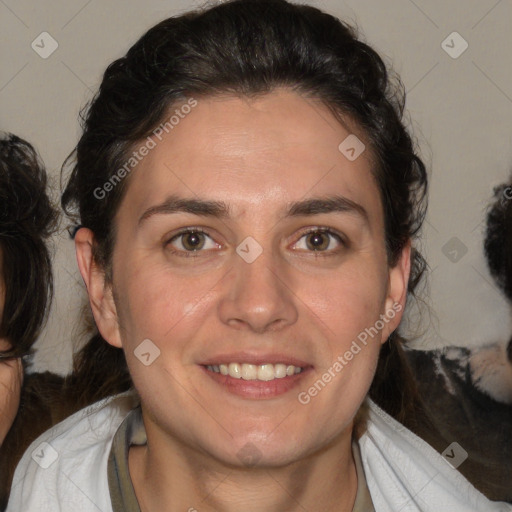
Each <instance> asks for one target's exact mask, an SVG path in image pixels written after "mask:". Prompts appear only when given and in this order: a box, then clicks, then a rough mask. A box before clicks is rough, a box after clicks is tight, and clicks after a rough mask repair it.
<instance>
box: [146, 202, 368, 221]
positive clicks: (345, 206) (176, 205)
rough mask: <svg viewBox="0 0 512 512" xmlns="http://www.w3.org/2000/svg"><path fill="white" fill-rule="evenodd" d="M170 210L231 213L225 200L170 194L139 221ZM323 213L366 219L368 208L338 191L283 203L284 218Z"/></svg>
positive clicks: (225, 215)
mask: <svg viewBox="0 0 512 512" xmlns="http://www.w3.org/2000/svg"><path fill="white" fill-rule="evenodd" d="M172 213H191V214H193V215H199V216H205V217H215V218H220V219H227V218H229V217H230V207H229V205H228V204H226V203H225V202H224V201H207V200H203V199H196V198H180V197H177V196H170V197H169V198H167V199H166V200H165V201H163V202H162V203H160V204H158V205H155V206H152V207H151V208H148V209H147V210H146V211H145V212H144V213H143V214H142V215H141V217H140V218H139V225H140V224H142V223H143V222H144V221H146V220H147V219H149V218H150V217H152V216H153V215H157V214H172ZM322 213H351V214H355V215H357V216H359V217H361V219H362V220H363V221H364V222H366V223H369V217H368V212H367V211H366V210H365V208H364V207H363V206H361V205H360V204H359V203H356V202H355V201H352V200H351V199H349V198H347V197H344V196H340V195H335V196H329V197H326V198H310V199H305V200H302V201H297V202H293V203H290V204H288V205H287V207H286V210H285V213H284V218H287V217H302V216H309V215H320V214H322Z"/></svg>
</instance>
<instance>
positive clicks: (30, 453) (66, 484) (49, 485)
mask: <svg viewBox="0 0 512 512" xmlns="http://www.w3.org/2000/svg"><path fill="white" fill-rule="evenodd" d="M136 405H137V399H136V397H135V396H134V395H133V394H132V393H130V392H129V393H123V394H121V395H116V396H113V397H109V398H107V399H104V400H101V401H100V402H97V403H95V404H93V405H91V406H89V407H86V408H85V409H82V410H80V411H78V412H77V413H75V414H73V415H72V416H70V417H69V418H67V419H66V420H65V421H63V422H61V423H59V424H58V425H56V426H55V427H53V428H52V429H50V430H48V431H47V432H45V433H44V434H42V435H41V436H39V437H38V438H37V439H36V440H35V441H34V442H33V443H32V444H31V445H30V446H29V448H28V449H27V451H26V452H25V454H24V455H23V457H22V459H21V461H20V463H19V465H18V467H17V468H16V472H15V474H14V479H13V483H12V488H11V498H10V500H9V504H8V507H7V511H12V512H14V511H19V510H24V511H26V512H31V511H38V512H40V511H45V510H48V511H50V510H52V511H53V510H60V508H59V507H61V508H62V506H63V504H66V506H65V507H64V508H63V509H65V510H81V511H84V512H85V511H88V510H98V508H99V509H100V510H104V511H105V512H106V511H108V510H110V506H111V505H110V499H109V491H108V481H107V463H108V456H109V452H110V447H111V444H112V439H113V437H114V434H115V432H116V430H117V428H118V427H119V425H120V424H121V422H122V421H123V419H124V418H125V417H126V415H127V414H128V413H129V412H130V411H131V410H132V409H133V408H134V407H135V406H136Z"/></svg>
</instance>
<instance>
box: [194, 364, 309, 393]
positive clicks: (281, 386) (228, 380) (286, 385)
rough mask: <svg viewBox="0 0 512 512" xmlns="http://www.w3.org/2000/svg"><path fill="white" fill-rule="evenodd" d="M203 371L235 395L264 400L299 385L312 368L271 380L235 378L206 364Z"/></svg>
mask: <svg viewBox="0 0 512 512" xmlns="http://www.w3.org/2000/svg"><path fill="white" fill-rule="evenodd" d="M201 368H202V369H203V371H204V372H205V373H206V374H207V375H208V377H210V378H211V379H213V380H214V381H215V382H216V383H217V384H219V385H220V386H222V387H223V388H224V389H225V390H227V391H229V392H230V393H232V394H233V395H237V396H241V397H243V398H251V399H254V400H264V399H267V398H274V397H276V396H279V395H284V394H285V393H288V391H291V390H292V389H293V388H295V387H297V386H298V385H299V382H300V381H301V380H302V379H303V378H304V375H305V374H307V373H308V372H309V370H310V369H311V368H304V369H303V370H302V371H301V372H300V373H296V374H295V375H289V376H288V375H287V376H286V377H283V378H281V379H273V380H269V381H263V380H244V379H234V378H233V377H230V376H229V375H222V373H216V372H212V371H210V370H208V369H207V368H206V367H205V366H201Z"/></svg>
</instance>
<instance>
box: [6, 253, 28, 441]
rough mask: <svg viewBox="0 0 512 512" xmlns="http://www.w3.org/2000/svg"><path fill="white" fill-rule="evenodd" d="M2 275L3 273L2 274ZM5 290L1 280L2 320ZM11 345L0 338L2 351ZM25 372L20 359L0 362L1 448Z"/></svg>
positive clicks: (13, 415) (16, 409)
mask: <svg viewBox="0 0 512 512" xmlns="http://www.w3.org/2000/svg"><path fill="white" fill-rule="evenodd" d="M1 258H2V253H1V251H0V270H1V268H2V259H1ZM0 274H1V273H0ZM4 301H5V288H4V282H3V279H1V278H0V318H1V317H2V313H3V310H4V303H5V302H4ZM9 348H10V344H9V343H8V342H7V340H4V339H2V338H0V350H8V349H9ZM22 380H23V370H22V365H21V360H20V359H14V360H10V361H2V360H0V446H1V445H2V443H3V441H4V439H5V436H6V435H7V432H9V429H10V428H11V425H12V422H13V421H14V418H15V417H16V413H17V412H18V406H19V404H20V393H21V382H22Z"/></svg>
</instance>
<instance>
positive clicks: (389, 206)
mask: <svg viewBox="0 0 512 512" xmlns="http://www.w3.org/2000/svg"><path fill="white" fill-rule="evenodd" d="M278 87H279V88H287V89H289V90H292V91H296V92H297V93H299V94H301V95H302V96H303V97H305V98H308V99H315V100H319V101H320V102H321V103H323V104H324V105H325V106H326V107H328V108H329V109H330V111H331V112H332V113H333V114H334V115H335V116H336V118H337V119H338V120H340V122H342V123H346V122H347V121H348V124H350V122H352V123H355V124H356V125H357V126H358V127H359V128H360V129H361V131H362V133H363V134H364V136H365V137H366V139H367V140H366V142H367V143H368V145H369V147H370V148H371V151H372V153H373V155H374V157H375V165H374V167H373V169H372V171H373V175H374V178H375V180H376V183H377V185H378V188H379V191H380V196H381V199H382V204H383V209H384V224H385V240H386V248H387V256H388V264H389V265H390V266H394V265H395V264H396V263H397V261H398V258H399V256H400V253H401V251H402V249H403V248H404V246H405V244H406V243H408V241H409V240H410V239H415V238H416V237H417V235H418V232H419V230H420V227H421V225H422V222H423V219H424V216H425V211H426V206H427V205H426V203H427V172H426V169H425V165H424V164H423V162H422V160H421V159H420V157H419V156H418V154H417V152H416V148H415V143H414V141H413V140H412V138H411V135H410V134H409V133H408V131H407V129H406V128H405V126H404V122H403V113H404V112H403V110H404V104H405V94H404V92H403V91H404V89H403V86H402V84H401V82H400V80H399V79H398V78H397V77H395V76H394V75H391V74H390V73H389V72H388V70H387V68H386V65H385V64H384V62H383V60H382V59H381V57H380V56H379V55H378V54H377V53H376V52H375V51H374V50H373V49H372V48H371V47H370V46H368V45H367V44H365V43H364V42H363V41H361V40H359V39H358V37H357V35H356V33H355V30H354V29H353V28H351V27H349V26H348V25H346V24H345V23H344V22H342V21H340V20H338V19H337V18H335V17H333V16H331V15H329V14H327V13H324V12H322V11H320V10H319V9H317V8H315V7H312V6H307V5H298V4H297V5H296V4H291V3H289V2H287V1H285V0H232V1H227V2H223V3H221V4H218V5H214V6H208V7H206V8H203V9H199V10H197V11H193V12H189V13H186V14H183V15H180V16H177V17H172V18H169V19H166V20H164V21H162V22H161V23H158V24H157V25H156V26H154V27H153V28H151V29H150V30H149V31H148V32H147V33H146V34H144V35H143V36H142V37H141V38H140V39H139V40H138V41H137V42H136V43H135V44H134V45H133V46H132V47H131V48H130V50H129V51H128V53H127V54H126V55H125V56H124V57H122V58H119V59H117V60H116V61H114V62H113V63H112V64H110V65H109V66H108V68H107V70H106V71H105V73H104V75H103V80H102V83H101V86H100V89H99V91H98V93H97V94H96V96H95V97H94V99H93V100H92V101H91V102H90V104H89V105H88V106H87V107H86V109H84V111H83V113H82V127H83V134H82V136H81V138H80V140H79V142H78V145H77V147H76V148H75V151H74V152H73V153H72V154H71V155H70V156H69V157H68V160H67V162H66V163H65V165H64V166H63V180H64V181H65V180H66V179H67V184H66V186H65V189H64V191H63V195H62V205H63V208H64V210H65V211H66V213H67V214H68V216H69V218H70V220H71V221H72V222H74V223H75V224H80V225H82V226H84V227H86V228H89V229H91V230H92V231H93V233H94V237H95V245H94V258H95V260H96V262H97V263H98V264H99V265H100V266H101V267H102V268H103V269H104V271H105V276H106V279H107V281H110V280H111V279H112V251H113V247H114V244H115V235H116V232H115V226H114V216H115V214H116V212H117V210H118V208H119V205H120V203H121V201H122V199H123V196H124V194H125V192H126V189H127V187H128V186H129V183H130V176H127V177H126V178H124V179H123V180H121V181H120V182H119V183H117V184H116V186H115V187H113V189H112V190H111V191H110V192H109V193H108V194H106V197H103V198H102V199H99V198H98V197H97V196H98V194H95V191H96V190H98V188H100V189H101V188H102V187H103V186H104V184H105V183H107V182H109V180H110V179H111V178H112V177H113V176H114V174H115V173H116V171H118V169H120V168H121V167H122V166H123V164H124V163H125V162H126V160H127V159H128V158H129V156H130V152H131V151H133V149H135V148H136V147H137V144H140V141H142V140H144V139H145V138H146V137H148V136H150V135H151V134H152V131H153V130H155V128H156V127H157V126H158V125H159V124H160V123H162V122H163V121H164V120H165V118H166V116H168V115H169V111H170V109H171V108H174V107H176V106H178V105H179V104H180V103H184V102H185V101H186V100H187V98H195V99H196V100H197V101H200V99H201V98H202V97H213V96H216V95H236V96H238V97H247V98H255V97H258V96H261V95H265V94H268V93H271V92H272V91H273V90H274V89H276V88H278ZM340 142H341V141H340ZM133 172H137V171H136V169H135V170H134V171H133ZM65 176H66V178H65ZM411 266H412V270H411V278H410V281H409V292H410V294H413V295H414V289H415V288H416V285H417V284H418V283H419V281H420V279H421V276H422V274H423V272H424V270H425V268H426V264H425V261H424V259H423V258H422V256H421V254H420V253H419V252H418V251H417V250H413V252H412V256H411ZM92 343H93V345H94V346H96V347H99V345H100V344H101V343H104V342H103V341H102V340H101V338H100V337H96V338H95V339H94V341H93V342H92ZM400 343H401V342H400V339H399V337H398V336H396V334H393V335H392V336H391V337H390V340H389V342H388V343H386V344H385V345H384V347H383V349H382V351H381V355H380V359H379V364H378V369H377V374H376V378H375V380H374V382H373V384H372V388H371V390H370V396H371V397H372V398H374V400H375V401H376V402H377V403H379V405H381V406H382V407H383V408H384V409H385V410H387V411H388V412H389V413H390V414H392V415H393V416H394V417H395V418H397V419H398V420H399V421H402V423H404V424H406V426H409V427H412V423H413V422H414V419H413V418H414V417H415V416H417V415H416V414H415V411H416V410H417V407H416V404H417V403H418V400H419V397H418V396H417V394H416V393H415V389H416V388H415V384H414V380H413V378H412V375H411V374H410V371H409V370H408V368H407V364H406V362H405V357H404V354H403V350H402V349H401V346H400ZM108 350H110V351H116V350H119V349H108ZM89 353H90V355H91V357H92V359H90V360H89V361H88V360H87V358H86V359H84V360H83V361H82V371H83V372H87V371H89V369H90V370H92V369H93V368H96V370H95V371H96V373H98V371H99V370H98V365H101V364H102V360H101V359H100V358H99V357H95V354H94V350H92V348H91V350H90V352H89ZM103 357H104V354H103ZM105 361H107V362H108V361H109V359H108V358H106V359H105ZM117 362H119V363H120V362H123V364H124V367H123V369H122V371H123V372H126V373H127V368H126V363H125V362H124V359H122V358H121V357H118V358H117ZM104 367H105V371H104V375H105V376H108V375H109V374H110V372H111V369H109V367H108V365H107V364H105V365H104ZM119 370H121V369H120V368H119Z"/></svg>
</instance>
